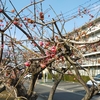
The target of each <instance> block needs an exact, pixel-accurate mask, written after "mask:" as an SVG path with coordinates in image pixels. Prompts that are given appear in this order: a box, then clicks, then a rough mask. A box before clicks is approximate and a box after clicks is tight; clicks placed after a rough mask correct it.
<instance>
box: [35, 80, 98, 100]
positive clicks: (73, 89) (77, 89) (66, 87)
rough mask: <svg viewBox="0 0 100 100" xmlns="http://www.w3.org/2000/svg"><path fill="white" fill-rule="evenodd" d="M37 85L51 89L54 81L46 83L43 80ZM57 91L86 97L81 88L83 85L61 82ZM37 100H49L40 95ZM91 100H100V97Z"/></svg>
mask: <svg viewBox="0 0 100 100" xmlns="http://www.w3.org/2000/svg"><path fill="white" fill-rule="evenodd" d="M37 84H39V85H42V86H46V87H49V88H51V87H52V85H53V81H52V80H48V81H47V82H45V81H43V80H38V82H37ZM57 89H58V90H61V91H65V92H67V93H73V94H76V95H79V96H81V97H82V96H84V95H85V91H84V88H83V87H82V86H81V84H79V83H75V82H64V81H61V82H60V84H59V86H58V88H57ZM37 100H47V99H46V97H44V96H43V95H40V96H39V97H38V99H37ZM91 100H100V95H95V96H94V97H93V98H92V99H91Z"/></svg>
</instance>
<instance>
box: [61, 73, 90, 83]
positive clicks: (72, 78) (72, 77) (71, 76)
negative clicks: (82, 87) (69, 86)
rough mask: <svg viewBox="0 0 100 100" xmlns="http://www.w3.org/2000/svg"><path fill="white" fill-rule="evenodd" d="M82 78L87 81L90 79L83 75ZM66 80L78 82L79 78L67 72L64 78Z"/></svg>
mask: <svg viewBox="0 0 100 100" xmlns="http://www.w3.org/2000/svg"><path fill="white" fill-rule="evenodd" d="M81 77H82V79H83V80H84V81H85V82H87V81H88V80H89V77H88V76H81ZM62 80H64V81H72V82H78V81H77V79H76V78H75V75H69V74H65V75H64V77H63V79H62Z"/></svg>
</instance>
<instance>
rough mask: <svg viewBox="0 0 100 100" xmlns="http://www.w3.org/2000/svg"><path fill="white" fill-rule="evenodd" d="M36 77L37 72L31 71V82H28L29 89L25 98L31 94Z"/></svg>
mask: <svg viewBox="0 0 100 100" xmlns="http://www.w3.org/2000/svg"><path fill="white" fill-rule="evenodd" d="M37 77H38V73H37V74H34V73H32V79H31V83H30V86H29V90H28V92H27V98H28V100H29V99H30V98H31V97H32V95H33V90H34V87H35V83H36V80H37Z"/></svg>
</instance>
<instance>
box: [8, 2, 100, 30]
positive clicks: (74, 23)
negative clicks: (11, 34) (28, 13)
mask: <svg viewBox="0 0 100 100" xmlns="http://www.w3.org/2000/svg"><path fill="white" fill-rule="evenodd" d="M11 1H12V3H13V4H14V5H15V7H16V8H17V10H21V8H23V7H25V6H26V5H28V4H29V3H30V2H31V1H34V0H11ZM36 1H38V0H36ZM98 1H99V0H44V2H43V3H42V6H43V12H45V13H46V16H47V15H50V18H51V19H52V18H55V17H56V15H55V14H54V12H53V10H54V11H55V12H56V13H57V14H58V15H59V14H61V13H62V14H64V15H63V16H64V18H65V19H66V20H69V19H70V18H71V15H72V14H73V13H75V12H77V13H78V10H79V9H84V8H85V7H88V6H90V8H91V7H92V9H93V6H94V8H95V7H97V6H99V3H100V2H98ZM8 5H9V4H8ZM9 6H10V5H9ZM39 6H40V5H38V7H39ZM51 7H52V8H53V10H52V9H51ZM38 9H39V8H38ZM97 12H98V9H96V10H94V11H92V12H91V13H90V14H92V15H93V16H94V19H95V17H99V13H98V14H97ZM68 16H69V17H68ZM73 16H74V14H73ZM89 18H90V16H89V15H83V18H81V16H78V17H77V18H74V19H73V20H70V21H68V22H67V23H66V26H65V28H66V30H67V31H72V30H73V29H74V28H78V27H80V26H82V25H84V24H85V23H87V22H89Z"/></svg>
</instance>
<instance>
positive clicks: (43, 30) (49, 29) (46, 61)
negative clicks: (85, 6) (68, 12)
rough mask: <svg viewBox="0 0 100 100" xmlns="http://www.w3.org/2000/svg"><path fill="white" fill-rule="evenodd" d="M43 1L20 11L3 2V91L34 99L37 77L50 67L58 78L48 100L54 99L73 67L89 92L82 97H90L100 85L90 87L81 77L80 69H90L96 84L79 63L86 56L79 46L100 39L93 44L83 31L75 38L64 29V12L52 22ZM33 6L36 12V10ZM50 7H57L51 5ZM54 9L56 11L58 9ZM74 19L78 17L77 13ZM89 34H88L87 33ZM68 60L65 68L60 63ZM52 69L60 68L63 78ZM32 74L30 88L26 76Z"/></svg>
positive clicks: (0, 28)
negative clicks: (84, 39) (83, 36)
mask: <svg viewBox="0 0 100 100" xmlns="http://www.w3.org/2000/svg"><path fill="white" fill-rule="evenodd" d="M43 1H44V0H41V1H37V2H36V1H35V0H34V2H31V3H30V4H29V5H27V6H26V7H24V8H22V9H21V10H20V11H17V8H15V6H14V5H13V3H12V2H11V0H8V1H7V0H5V1H3V0H1V1H0V5H1V6H0V15H1V17H0V18H1V19H0V23H1V24H0V25H1V26H0V33H1V34H0V35H1V36H0V42H1V44H0V45H1V48H0V69H1V71H0V77H1V80H0V81H1V84H3V85H4V86H3V87H2V88H1V90H0V92H2V91H4V90H5V89H6V90H7V91H9V93H8V94H9V95H8V96H7V98H6V100H7V99H8V98H9V97H10V95H13V97H14V98H15V100H19V98H20V99H21V100H22V99H24V100H31V99H32V97H34V99H36V98H37V96H36V94H34V93H33V92H34V87H35V84H36V80H37V78H38V75H39V74H40V72H42V71H43V70H44V69H45V68H47V69H48V70H49V72H50V74H51V75H52V77H53V78H54V80H55V81H54V85H53V87H52V90H51V91H50V95H49V97H48V100H53V96H54V93H55V90H56V88H57V86H58V84H59V83H60V81H61V80H62V78H63V75H64V74H65V73H66V72H67V71H68V69H71V66H73V69H74V71H75V75H76V78H77V80H78V81H79V83H81V84H82V86H83V87H84V89H85V91H86V95H85V96H84V98H83V99H82V100H90V99H91V98H92V97H93V95H94V94H96V93H97V92H98V91H99V89H100V88H99V85H98V87H95V86H93V87H91V88H88V87H87V85H86V83H85V82H84V80H83V79H82V78H81V75H80V73H79V69H82V70H84V71H86V72H87V74H88V75H89V77H90V79H91V80H92V82H93V83H95V80H94V79H93V78H92V76H91V75H90V73H89V71H88V69H85V68H83V67H82V66H81V64H80V63H79V61H80V60H82V59H85V57H83V56H82V54H83V52H82V51H81V50H79V49H78V48H77V47H78V46H79V45H83V44H84V45H91V44H93V43H98V42H99V41H100V40H98V41H93V42H91V43H90V42H83V41H82V39H83V38H82V37H81V36H80V35H83V33H82V30H81V31H80V32H79V33H81V34H79V33H77V36H76V37H74V38H72V37H71V36H70V34H66V30H65V28H64V25H65V23H66V21H65V19H64V18H63V15H62V18H63V19H60V18H59V16H56V17H57V19H54V18H52V19H51V20H50V21H47V19H45V14H44V12H43V7H42V2H43ZM8 2H9V3H10V5H11V6H12V8H13V9H12V10H11V11H9V10H8V9H6V6H7V3H8ZM38 4H40V5H41V7H40V8H41V9H40V10H39V11H37V8H36V5H38ZM32 7H33V8H34V11H32ZM50 9H51V10H53V8H52V7H51V6H50ZM53 12H54V13H55V14H56V12H55V11H54V10H53ZM81 12H82V11H81ZM82 14H83V13H82ZM84 14H85V13H84ZM77 16H79V14H78V15H76V17H77ZM48 17H49V16H48ZM92 17H93V16H91V18H92ZM72 18H75V16H73V17H72ZM72 18H71V19H72ZM62 20H63V21H62ZM69 20H70V19H69ZM58 23H60V24H61V29H60V28H59V27H58ZM63 31H64V33H63ZM86 34H87V33H84V35H85V36H86ZM87 39H88V38H87ZM65 63H66V67H65V68H63V67H62V66H60V67H59V65H60V64H65ZM52 71H56V72H57V74H58V75H59V77H57V76H56V75H54V74H53V73H52ZM28 73H32V78H31V79H30V83H29V87H28V88H27V87H25V84H26V83H27V82H26V80H25V79H24V76H25V75H26V74H28Z"/></svg>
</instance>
